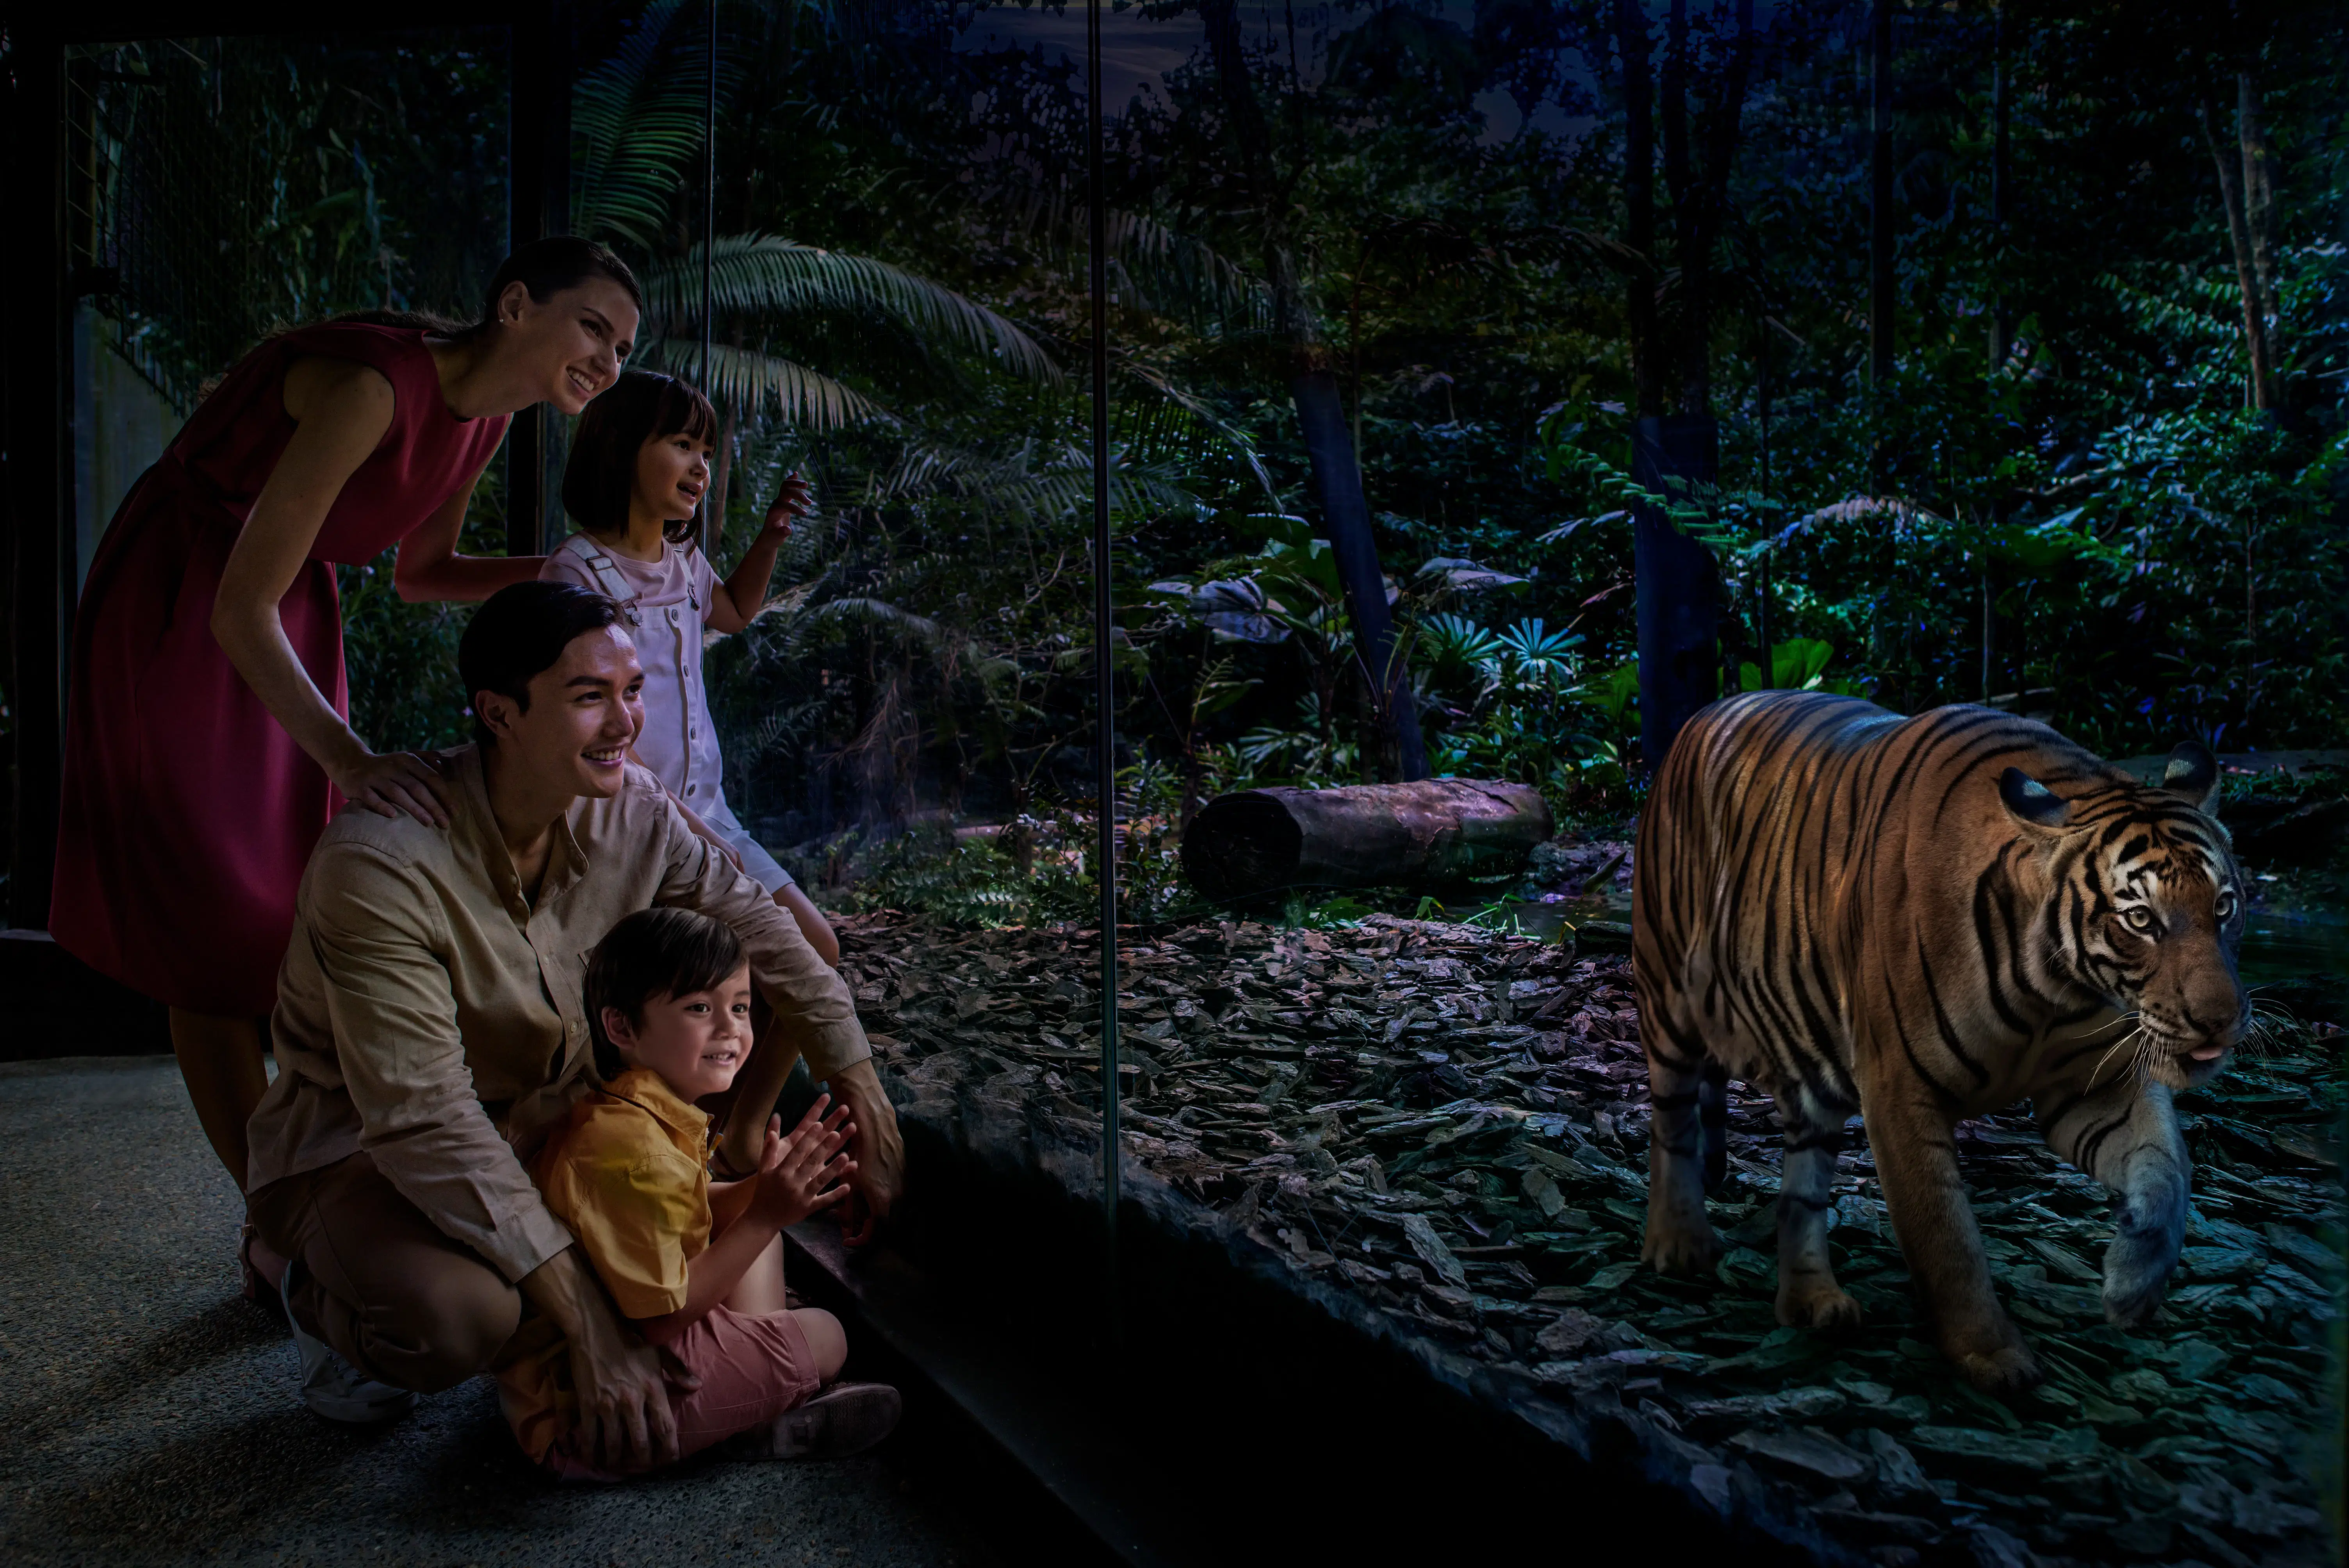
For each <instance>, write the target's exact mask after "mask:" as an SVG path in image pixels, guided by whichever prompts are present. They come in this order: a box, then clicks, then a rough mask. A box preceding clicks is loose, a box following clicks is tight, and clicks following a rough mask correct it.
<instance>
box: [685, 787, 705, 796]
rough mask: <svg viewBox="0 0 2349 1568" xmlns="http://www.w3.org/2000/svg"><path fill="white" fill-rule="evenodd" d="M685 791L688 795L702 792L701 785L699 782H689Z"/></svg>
mask: <svg viewBox="0 0 2349 1568" xmlns="http://www.w3.org/2000/svg"><path fill="white" fill-rule="evenodd" d="M685 792H686V793H687V794H688V795H698V794H699V793H700V792H701V786H700V785H698V784H688V785H687V786H686V787H685Z"/></svg>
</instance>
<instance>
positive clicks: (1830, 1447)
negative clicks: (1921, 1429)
mask: <svg viewBox="0 0 2349 1568" xmlns="http://www.w3.org/2000/svg"><path fill="white" fill-rule="evenodd" d="M1729 1446H1730V1447H1731V1448H1733V1449H1744V1451H1745V1452H1747V1453H1749V1454H1752V1455H1753V1456H1754V1458H1755V1459H1757V1460H1763V1461H1764V1462H1766V1463H1768V1464H1771V1465H1774V1466H1775V1467H1776V1468H1777V1469H1779V1470H1787V1471H1792V1472H1794V1473H1795V1474H1796V1475H1797V1476H1799V1477H1801V1478H1802V1479H1804V1480H1824V1481H1829V1482H1832V1483H1833V1484H1835V1485H1837V1486H1849V1485H1852V1484H1853V1483H1855V1482H1857V1481H1860V1480H1867V1479H1868V1477H1870V1476H1872V1475H1874V1474H1875V1472H1876V1467H1875V1466H1874V1465H1873V1464H1871V1463H1870V1462H1869V1461H1868V1460H1864V1459H1862V1458H1860V1457H1859V1455H1857V1454H1856V1453H1854V1452H1852V1451H1851V1450H1850V1449H1847V1448H1846V1447H1844V1446H1843V1445H1842V1444H1841V1443H1839V1442H1837V1441H1836V1440H1835V1439H1833V1438H1830V1437H1828V1436H1827V1435H1826V1433H1825V1432H1822V1431H1819V1430H1816V1429H1813V1428H1808V1427H1804V1428H1797V1429H1795V1430H1793V1431H1789V1432H1765V1431H1760V1430H1747V1431H1743V1432H1740V1433H1738V1434H1737V1435H1736V1436H1735V1437H1733V1438H1732V1439H1729Z"/></svg>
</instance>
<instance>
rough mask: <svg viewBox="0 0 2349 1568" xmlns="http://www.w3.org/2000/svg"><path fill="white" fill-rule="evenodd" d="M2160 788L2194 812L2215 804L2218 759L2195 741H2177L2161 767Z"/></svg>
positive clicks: (2217, 782) (2217, 794)
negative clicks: (2162, 767) (2163, 766)
mask: <svg viewBox="0 0 2349 1568" xmlns="http://www.w3.org/2000/svg"><path fill="white" fill-rule="evenodd" d="M2161 787H2162V788H2163V789H2167V790H2168V791H2169V793H2171V794H2172V795H2175V796H2177V797H2178V798H2179V799H2182V800H2184V801H2185V802H2186V803H2187V804H2188V805H2189V806H2191V807H2193V808H2194V809H2195V810H2198V811H2208V810H2210V809H2211V808H2212V807H2214V806H2216V805H2218V803H2219V759H2218V758H2215V757H2213V756H2211V755H2210V748H2209V747H2207V746H2205V745H2203V744H2202V743H2201V742H2200V741H2199V740H2181V741H2179V742H2178V746H2177V748H2176V749H2175V750H2173V751H2171V752H2170V754H2169V764H2168V767H2166V768H2164V769H2162V770H2161Z"/></svg>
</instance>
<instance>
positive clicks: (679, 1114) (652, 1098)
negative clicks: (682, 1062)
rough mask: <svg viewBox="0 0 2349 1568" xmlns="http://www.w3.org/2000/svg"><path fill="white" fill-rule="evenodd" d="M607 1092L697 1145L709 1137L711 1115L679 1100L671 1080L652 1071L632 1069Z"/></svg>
mask: <svg viewBox="0 0 2349 1568" xmlns="http://www.w3.org/2000/svg"><path fill="white" fill-rule="evenodd" d="M604 1092H605V1093H606V1094H608V1095H611V1096H613V1097H614V1098H615V1099H625V1100H626V1101H627V1102H628V1103H629V1104H631V1105H635V1106H640V1107H642V1108H643V1109H646V1110H648V1111H650V1112H651V1113H652V1115H653V1118H654V1119H655V1120H657V1121H658V1122H660V1123H661V1125H663V1126H664V1127H667V1128H668V1129H670V1130H673V1131H677V1132H682V1133H684V1134H685V1135H686V1136H687V1137H688V1138H691V1139H693V1140H697V1141H698V1140H702V1139H705V1138H707V1137H708V1136H709V1112H708V1111H706V1110H703V1109H700V1108H699V1107H698V1106H696V1105H693V1104H691V1103H689V1102H688V1101H686V1100H683V1099H678V1093H677V1091H676V1090H675V1089H673V1088H669V1087H668V1080H667V1079H666V1078H662V1077H661V1076H660V1074H658V1073H657V1072H655V1071H653V1070H652V1069H651V1068H629V1069H628V1070H627V1071H626V1072H624V1073H622V1074H621V1075H620V1076H619V1077H618V1078H614V1079H613V1080H612V1081H611V1082H610V1083H608V1084H606V1085H605V1086H604Z"/></svg>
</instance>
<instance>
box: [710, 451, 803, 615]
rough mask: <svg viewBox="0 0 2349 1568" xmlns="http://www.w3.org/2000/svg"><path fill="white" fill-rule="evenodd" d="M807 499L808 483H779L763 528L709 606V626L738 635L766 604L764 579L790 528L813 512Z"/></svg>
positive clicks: (771, 571)
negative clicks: (723, 587) (780, 485)
mask: <svg viewBox="0 0 2349 1568" xmlns="http://www.w3.org/2000/svg"><path fill="white" fill-rule="evenodd" d="M814 510H815V508H814V505H813V503H812V502H811V501H810V500H808V482H807V480H803V479H802V478H800V476H799V475H797V474H792V475H791V476H789V477H788V478H786V479H785V480H783V483H782V488H781V490H777V491H776V492H775V499H774V500H773V502H772V503H771V505H769V506H768V508H767V521H766V526H764V527H763V528H761V529H760V530H759V537H758V538H756V539H754V540H752V541H751V542H750V549H748V550H746V551H744V552H742V561H741V564H740V565H738V566H736V567H735V568H734V574H733V575H732V576H731V577H729V578H728V579H727V580H726V588H725V591H724V592H723V593H719V594H718V595H716V597H715V598H713V599H712V600H711V602H710V605H709V624H710V625H711V626H712V627H714V628H716V629H717V630H718V631H720V632H739V631H740V630H741V629H742V628H743V627H745V626H747V625H749V624H750V621H751V619H752V617H754V616H756V615H757V614H758V613H759V612H760V611H761V609H762V608H764V607H765V605H766V603H767V580H768V579H769V578H771V577H772V576H774V574H775V555H776V553H777V552H779V551H781V549H782V547H783V541H785V540H786V539H789V538H790V537H791V536H792V524H793V523H794V522H796V521H798V520H799V519H801V518H802V517H805V516H806V515H807V514H808V513H809V512H811V511H814Z"/></svg>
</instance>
